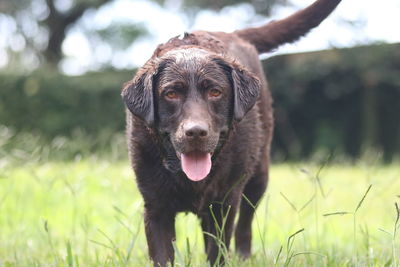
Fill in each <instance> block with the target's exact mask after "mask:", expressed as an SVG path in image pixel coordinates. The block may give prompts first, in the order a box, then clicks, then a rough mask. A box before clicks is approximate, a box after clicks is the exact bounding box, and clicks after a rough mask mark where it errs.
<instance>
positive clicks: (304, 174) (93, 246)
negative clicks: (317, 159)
mask: <svg viewBox="0 0 400 267" xmlns="http://www.w3.org/2000/svg"><path fill="white" fill-rule="evenodd" d="M320 167H321V166H319V165H310V164H300V163H298V164H291V165H286V164H283V165H282V164H281V165H273V167H272V169H271V178H270V184H269V188H268V192H267V194H266V196H265V198H264V200H263V202H262V203H261V205H260V206H259V207H258V210H257V217H256V220H255V221H254V223H253V236H254V240H253V255H254V256H253V257H252V258H251V259H250V260H248V261H246V262H240V261H239V260H238V259H237V257H236V256H235V254H234V253H230V260H228V261H227V266H273V265H274V264H276V265H277V266H284V265H285V264H286V265H290V266H384V265H385V264H387V266H398V265H399V264H400V260H399V259H400V251H399V249H400V238H399V237H397V238H396V237H395V236H394V234H395V233H394V227H395V223H396V208H395V202H396V201H397V202H398V203H399V202H400V198H399V195H400V166H398V165H397V166H396V165H394V164H393V165H390V166H382V165H375V164H368V163H359V164H356V165H355V166H340V165H334V166H328V167H325V168H323V169H322V170H321V171H320V172H319V175H318V177H319V181H320V185H319V183H318V181H317V179H316V176H317V174H318V171H319V169H320ZM370 185H372V187H371V188H370V191H369V192H368V193H367V195H366V197H365V199H364V201H363V202H361V200H362V198H363V196H364V195H365V193H366V191H367V189H368V187H369V186H370ZM266 203H267V204H266ZM142 204H143V202H142V200H141V196H140V194H139V193H138V191H137V189H136V184H135V182H134V176H133V173H132V171H131V169H130V167H129V164H128V162H127V161H123V162H117V163H116V162H107V161H105V160H98V159H84V160H78V161H75V162H51V161H50V162H48V163H43V164H29V163H26V164H18V165H14V166H11V165H10V166H8V167H3V168H0V266H78V265H79V266H150V265H151V263H150V261H149V260H148V256H147V245H146V239H145V235H144V230H143V222H142V213H143V205H142ZM359 204H361V206H360V205H359ZM357 206H359V208H358V210H357ZM356 210H357V211H356ZM355 211H356V212H355ZM354 212H355V213H354ZM332 213H340V214H334V215H329V214H332ZM342 213H343V214H342ZM344 213H346V214H344ZM351 213H353V214H351ZM327 214H328V216H326V215H327ZM324 215H325V216H324ZM176 229H177V244H176V245H177V248H178V249H177V250H178V252H177V253H176V256H175V258H176V265H177V266H206V263H205V254H204V252H203V241H202V233H201V230H200V226H199V222H198V220H197V219H196V217H194V216H193V215H190V214H188V215H184V214H181V215H179V216H178V219H177V224H176ZM301 229H304V230H303V231H302V232H299V233H298V234H296V235H294V236H293V237H292V238H290V239H289V241H288V238H289V237H290V236H291V235H292V234H294V233H296V232H297V231H299V230H301ZM398 230H400V229H398ZM290 244H293V246H290ZM288 245H289V248H288ZM281 246H282V249H280V248H281ZM232 248H233V246H232ZM231 251H232V250H231ZM396 254H397V256H396Z"/></svg>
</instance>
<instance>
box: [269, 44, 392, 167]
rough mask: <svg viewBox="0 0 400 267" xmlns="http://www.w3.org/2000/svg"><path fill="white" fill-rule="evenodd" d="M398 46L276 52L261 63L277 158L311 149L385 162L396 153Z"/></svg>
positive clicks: (299, 155) (297, 155) (307, 152)
mask: <svg viewBox="0 0 400 267" xmlns="http://www.w3.org/2000/svg"><path fill="white" fill-rule="evenodd" d="M399 48H400V45H399V44H395V45H374V46H366V47H358V48H351V49H334V50H329V51H321V52H314V53H304V54H295V55H285V56H278V57H275V58H271V59H268V60H267V61H265V62H264V67H265V69H266V72H267V77H268V81H269V84H270V88H271V90H272V94H273V96H274V101H275V118H276V128H275V139H274V141H275V148H276V151H277V152H278V153H280V154H281V156H282V157H283V158H286V157H289V158H305V157H308V156H310V155H311V154H312V153H314V152H315V151H316V150H319V149H323V150H325V151H326V152H328V153H336V154H342V153H345V154H347V155H350V156H353V157H357V156H359V155H361V154H363V153H365V152H366V151H368V150H369V149H373V150H375V151H378V152H382V153H383V156H384V158H385V160H387V161H390V160H391V159H392V158H393V157H394V156H395V155H396V154H397V155H398V153H399V151H400V120H399V117H398V114H400V103H399V101H400V53H399V51H400V50H399Z"/></svg>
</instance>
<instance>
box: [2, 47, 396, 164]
mask: <svg viewBox="0 0 400 267" xmlns="http://www.w3.org/2000/svg"><path fill="white" fill-rule="evenodd" d="M398 51H400V50H399V45H377V46H370V47H359V48H354V49H342V50H332V51H322V52H315V53H305V54H295V55H286V56H277V57H274V58H270V59H268V60H266V61H265V62H264V66H265V69H266V72H267V76H268V81H269V84H270V88H271V90H272V93H273V98H274V106H275V107H274V108H275V121H276V127H275V136H274V141H273V149H272V150H273V156H274V159H275V160H284V159H292V160H296V159H306V158H310V157H312V156H313V155H318V154H319V153H322V154H332V153H333V154H336V155H342V154H344V155H347V156H350V157H352V158H357V157H359V156H362V155H363V154H365V153H366V154H368V151H370V150H373V151H376V152H379V153H382V154H383V157H384V159H385V160H386V161H390V160H392V159H393V158H394V157H396V156H399V154H400V153H399V152H400V121H399V119H398V114H400V103H399V101H400V89H399V88H400V71H399V70H400V54H399V52H398ZM132 76H133V73H132V72H126V71H119V72H115V71H105V72H99V73H88V74H86V75H83V76H78V77H68V76H64V75H60V74H59V73H57V72H54V71H49V70H41V71H40V72H39V71H38V72H35V73H33V74H32V75H29V76H23V75H16V74H10V73H3V74H0V88H1V90H0V125H1V124H3V125H5V126H7V127H8V128H10V129H12V130H13V131H15V132H16V134H17V133H19V132H33V133H36V134H38V135H40V136H42V139H43V142H44V141H45V140H46V139H47V140H48V142H50V143H51V142H52V140H53V139H54V138H55V137H57V136H64V137H67V138H72V136H76V134H74V133H77V132H78V133H83V135H84V136H85V134H86V135H91V136H92V139H93V140H97V138H96V136H103V137H104V136H112V133H117V132H122V131H123V130H124V124H125V122H124V107H123V103H122V101H121V98H120V90H121V88H122V84H123V82H125V81H128V80H129V79H131V77H132ZM104 132H105V133H104ZM103 137H101V138H100V139H101V140H103ZM88 139H90V137H89V138H88Z"/></svg>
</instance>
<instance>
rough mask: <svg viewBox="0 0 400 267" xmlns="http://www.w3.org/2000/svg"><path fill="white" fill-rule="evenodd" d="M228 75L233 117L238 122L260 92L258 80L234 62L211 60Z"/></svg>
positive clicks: (217, 58) (219, 59) (220, 59)
mask: <svg viewBox="0 0 400 267" xmlns="http://www.w3.org/2000/svg"><path fill="white" fill-rule="evenodd" d="M213 60H214V62H216V63H217V64H218V65H219V66H220V67H222V69H223V70H224V71H225V72H226V74H227V75H228V78H229V80H230V82H231V84H232V88H233V117H234V118H235V120H237V121H240V120H241V119H243V117H244V115H246V113H247V112H248V111H249V110H250V109H251V108H252V107H253V106H254V104H255V103H256V101H257V99H258V96H259V94H260V90H261V83H260V80H259V79H258V78H257V77H256V76H254V75H253V74H252V73H250V72H249V71H248V70H246V69H245V68H244V67H242V66H240V65H239V64H237V63H235V62H228V61H226V60H224V59H222V58H219V57H216V58H213Z"/></svg>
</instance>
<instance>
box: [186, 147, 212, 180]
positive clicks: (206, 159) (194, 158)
mask: <svg viewBox="0 0 400 267" xmlns="http://www.w3.org/2000/svg"><path fill="white" fill-rule="evenodd" d="M181 163H182V169H183V171H184V172H185V174H186V176H187V177H188V178H189V179H190V180H192V181H195V182H197V181H200V180H203V179H204V178H206V176H207V175H208V174H209V173H210V170H211V154H210V153H205V152H197V151H196V152H190V153H187V154H181Z"/></svg>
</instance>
